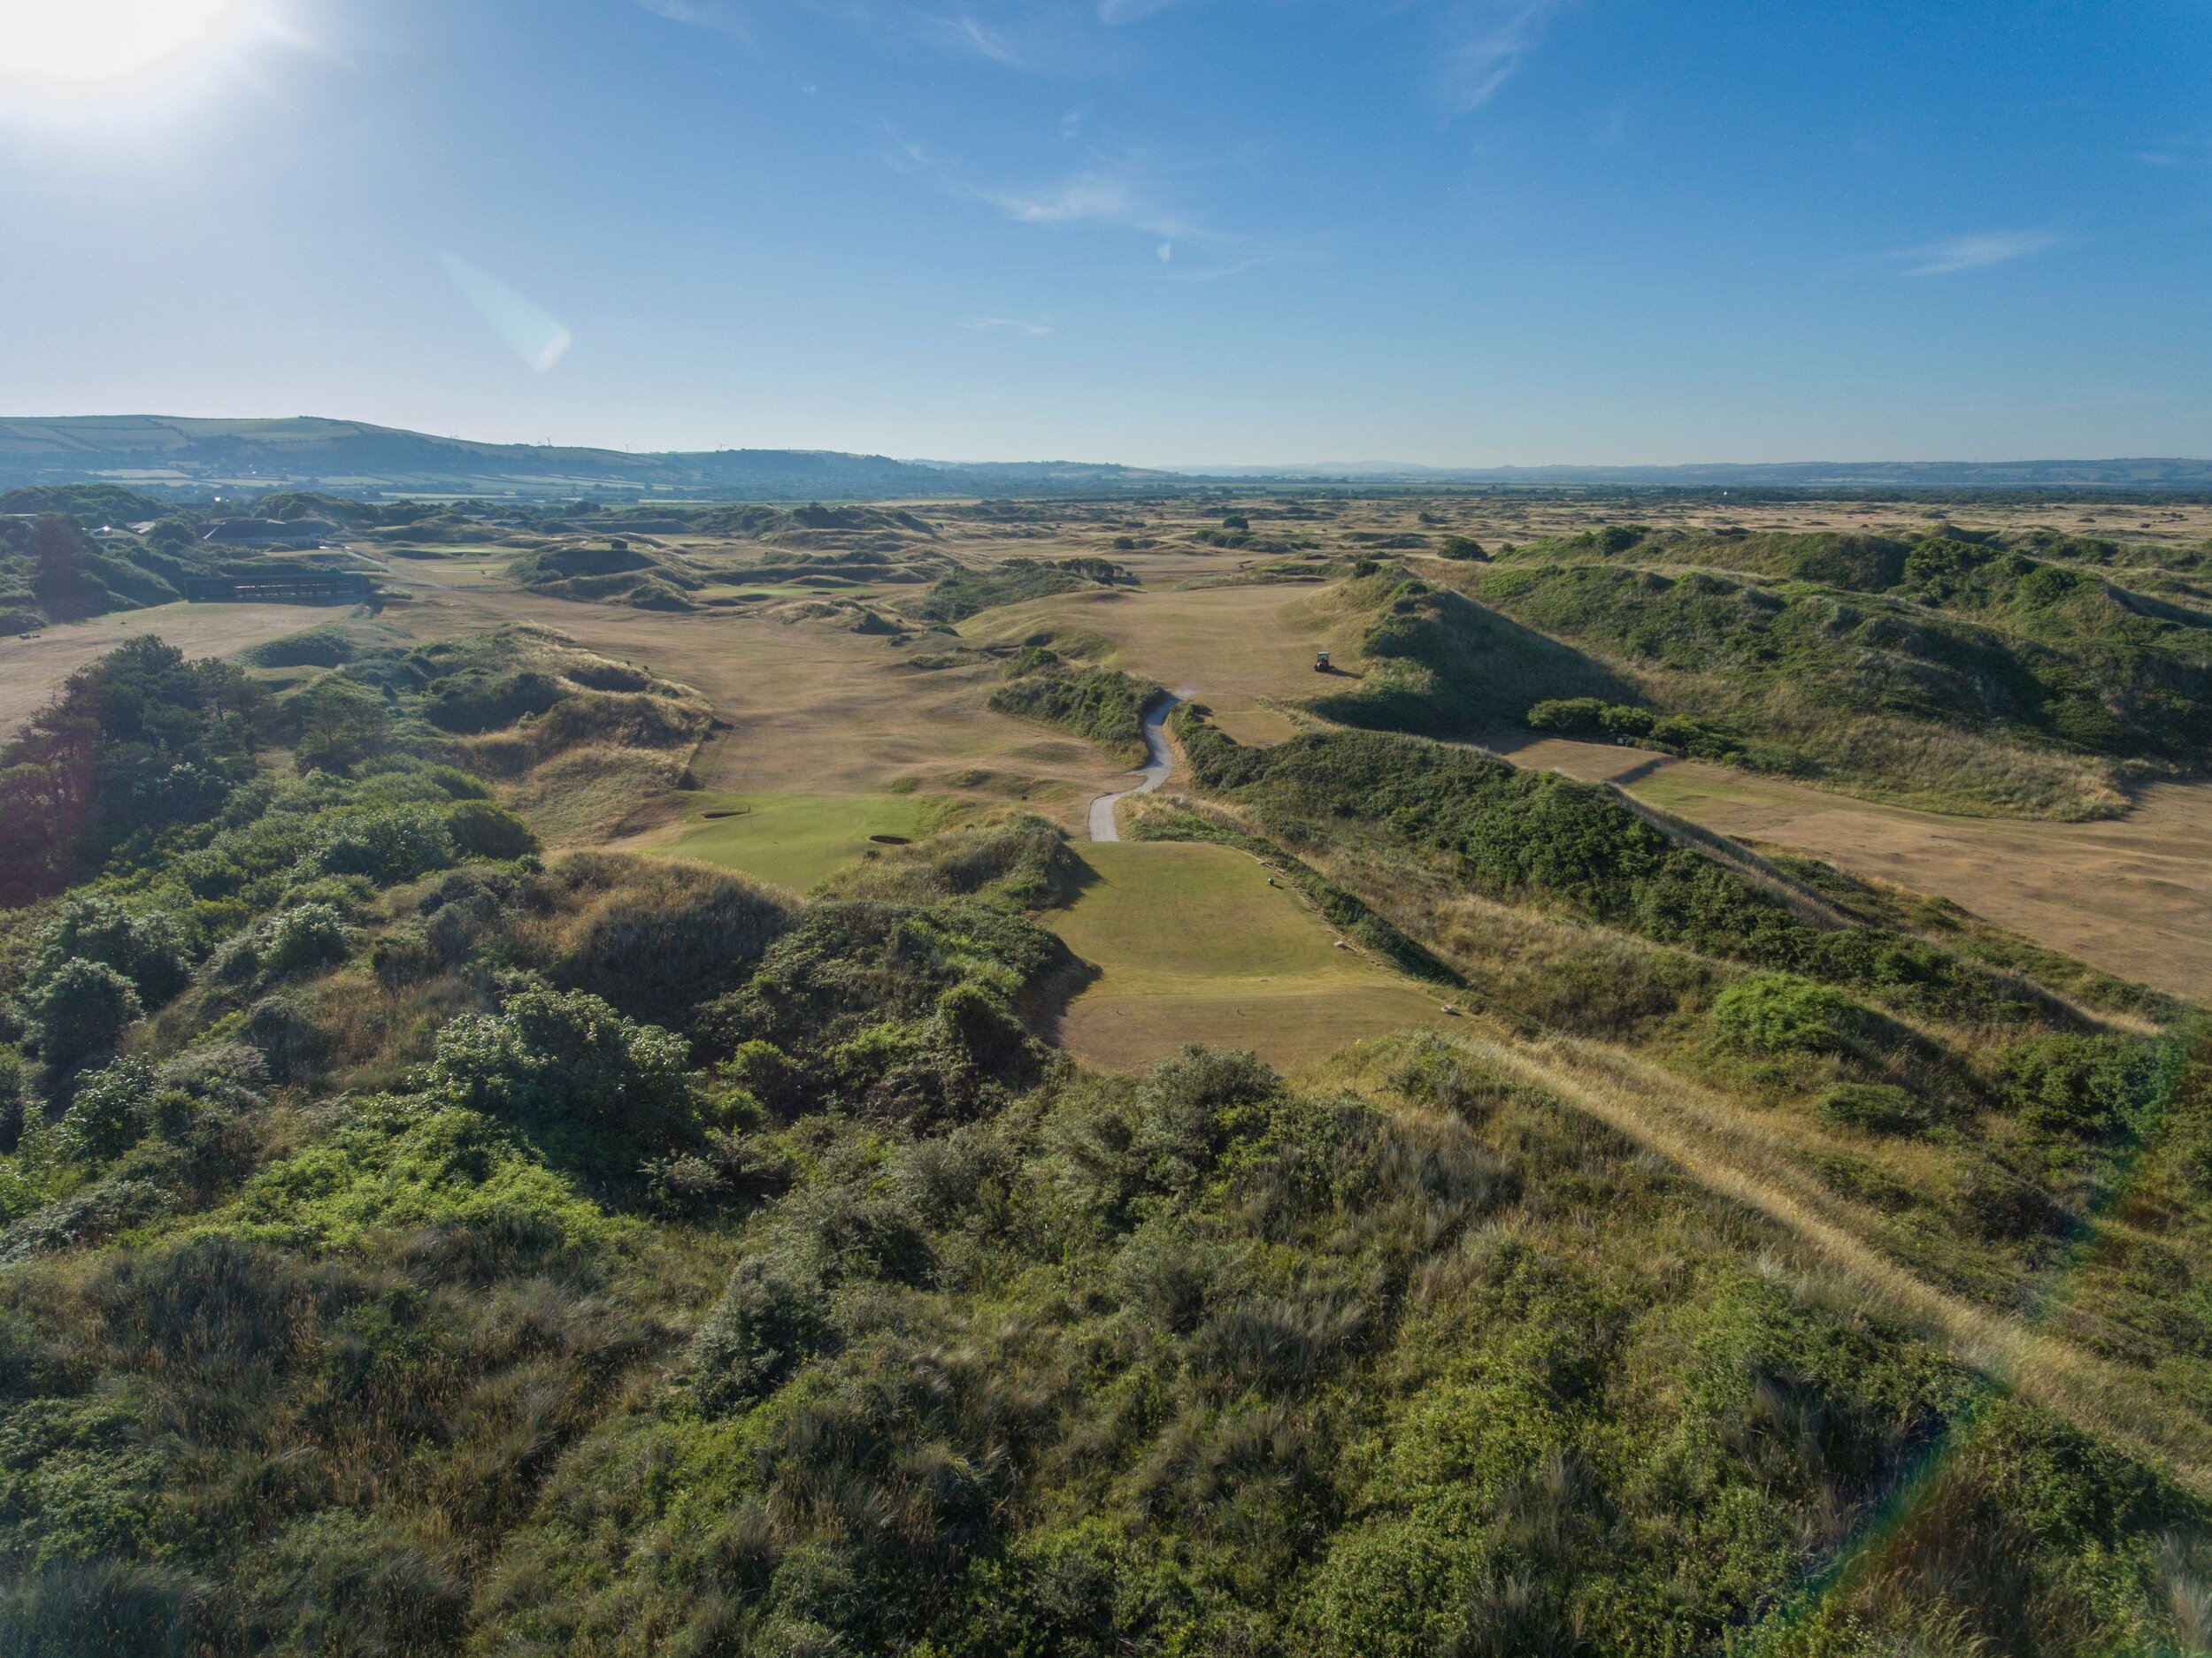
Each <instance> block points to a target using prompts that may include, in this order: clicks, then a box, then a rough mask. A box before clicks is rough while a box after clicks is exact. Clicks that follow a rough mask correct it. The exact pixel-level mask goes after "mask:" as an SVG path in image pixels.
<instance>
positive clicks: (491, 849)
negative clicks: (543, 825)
mask: <svg viewBox="0 0 2212 1658" xmlns="http://www.w3.org/2000/svg"><path fill="white" fill-rule="evenodd" d="M445 829H446V833H447V834H449V835H450V836H451V837H452V839H453V847H454V850H455V851H457V852H458V853H459V854H460V855H461V856H463V857H465V858H494V859H498V860H501V861H505V860H508V859H511V858H518V857H522V856H525V855H526V854H528V853H532V852H535V851H536V850H537V849H538V846H539V841H538V837H537V835H536V833H535V832H534V831H533V830H532V829H531V827H530V825H528V824H526V823H525V822H524V821H523V820H522V819H521V818H519V817H516V816H515V814H514V813H512V812H511V811H509V810H507V809H506V808H505V807H503V806H495V805H494V804H493V803H492V802H489V801H486V800H463V801H456V802H454V803H453V804H452V805H451V806H450V807H449V808H448V809H447V810H446V814H445Z"/></svg>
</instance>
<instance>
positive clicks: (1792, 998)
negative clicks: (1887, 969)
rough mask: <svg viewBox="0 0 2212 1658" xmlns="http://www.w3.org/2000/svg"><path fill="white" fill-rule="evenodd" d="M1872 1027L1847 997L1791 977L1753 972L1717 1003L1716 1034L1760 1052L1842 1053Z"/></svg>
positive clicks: (1727, 989) (1863, 1012) (1863, 1010)
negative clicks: (1869, 1026) (1864, 1031)
mask: <svg viewBox="0 0 2212 1658" xmlns="http://www.w3.org/2000/svg"><path fill="white" fill-rule="evenodd" d="M1867 1023H1868V1020H1867V1013H1866V1009H1863V1008H1862V1007H1860V1006H1859V1005H1858V1004H1857V1003H1855V1002H1853V1001H1852V1000H1851V999H1850V998H1849V997H1848V996H1846V995H1843V994H1839V993H1838V992H1837V991H1834V990H1832V989H1830V988H1829V987H1828V986H1825V985H1817V984H1814V983H1812V982H1811V981H1810V980H1809V979H1799V978H1796V977H1794V976H1793V975H1792V974H1789V973H1753V974H1750V975H1749V976H1748V977H1747V978H1744V979H1739V980H1738V981H1737V982H1736V983H1734V984H1732V985H1731V986H1728V987H1727V988H1726V989H1725V990H1724V991H1722V992H1721V993H1720V994H1719V995H1718V996H1717V997H1715V998H1714V1000H1713V1029H1714V1032H1716V1033H1717V1035H1718V1036H1719V1037H1720V1038H1721V1040H1724V1041H1726V1042H1731V1043H1733V1044H1735V1045H1736V1046H1738V1047H1740V1048H1749V1049H1751V1050H1753V1051H1754V1052H1757V1053H1764V1054H1789V1053H1800V1054H1832V1053H1839V1052H1841V1051H1843V1050H1845V1049H1847V1048H1849V1047H1850V1046H1851V1044H1852V1042H1853V1041H1854V1040H1855V1039H1856V1038H1857V1037H1858V1036H1859V1035H1860V1034H1861V1033H1862V1032H1863V1030H1864V1029H1865V1027H1866V1025H1867Z"/></svg>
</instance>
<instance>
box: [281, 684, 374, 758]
mask: <svg viewBox="0 0 2212 1658" xmlns="http://www.w3.org/2000/svg"><path fill="white" fill-rule="evenodd" d="M284 711H285V713H286V715H287V716H288V718H290V720H291V723H292V728H293V731H294V733H296V734H295V736H294V738H293V742H292V764H293V765H294V766H295V767H296V769H297V770H299V771H303V772H306V771H335V772H337V773H338V774H339V775H341V776H345V775H347V774H349V773H350V772H351V771H353V770H354V768H355V767H357V766H358V765H360V764H362V762H364V761H365V760H373V759H374V758H375V757H376V756H378V755H380V754H382V753H383V752H384V751H385V750H386V749H387V748H389V747H390V746H391V732H392V716H391V710H389V709H388V708H386V707H385V705H384V699H383V698H382V697H380V696H379V695H377V694H376V693H375V692H373V691H372V690H370V689H369V688H368V687H366V686H362V685H356V684H354V683H353V682H352V681H351V680H349V679H337V678H335V677H329V678H325V679H319V680H317V681H316V682H315V683H314V684H313V685H311V686H309V687H307V689H305V690H304V691H302V692H300V693H299V694H298V695H296V696H294V697H292V698H291V699H290V700H289V701H288V702H286V703H285V705H284Z"/></svg>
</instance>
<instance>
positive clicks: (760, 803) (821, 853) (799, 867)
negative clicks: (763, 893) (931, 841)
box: [654, 794, 928, 892]
mask: <svg viewBox="0 0 2212 1658" xmlns="http://www.w3.org/2000/svg"><path fill="white" fill-rule="evenodd" d="M927 804H928V802H927V801H926V799H925V798H924V797H923V796H921V795H918V794H745V795H738V794H726V795H725V794H709V795H705V796H703V797H702V798H701V801H700V803H699V807H698V810H696V811H695V812H694V813H693V814H692V817H693V819H694V822H693V825H692V826H691V827H689V828H687V829H686V830H685V831H684V833H682V834H681V835H680V836H679V837H678V838H677V839H676V840H674V841H671V842H669V843H668V844H667V845H666V846H662V847H656V848H654V851H655V852H656V853H657V854H658V855H660V856H664V857H679V858H691V859H694V860H695V861H696V862H698V863H701V864H719V865H720V866H721V867H722V868H724V869H732V870H735V871H738V872H739V873H740V874H741V875H750V876H752V877H753V878H754V879H757V880H764V881H771V882H773V883H774V884H775V885H776V886H779V887H789V888H791V890H792V891H794V892H804V891H805V890H806V889H807V888H808V887H812V886H814V885H815V884H816V883H817V882H818V881H820V880H822V879H825V878H826V877H827V876H831V875H833V874H835V873H836V872H837V871H839V870H841V869H843V868H844V867H845V866H846V865H847V864H850V863H852V862H853V861H854V860H855V859H856V858H858V857H859V856H861V854H862V853H864V852H865V851H866V850H867V849H868V847H869V845H870V841H869V837H870V836H872V835H900V836H904V837H906V838H908V839H912V838H913V837H914V836H915V834H916V833H918V829H919V825H920V824H921V819H922V813H923V811H924V810H925V809H926V806H927ZM719 813H727V814H729V815H728V816H726V817H725V816H712V815H710V814H719Z"/></svg>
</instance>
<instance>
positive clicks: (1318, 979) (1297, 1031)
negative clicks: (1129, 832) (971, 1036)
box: [1048, 841, 1448, 1071]
mask: <svg viewBox="0 0 2212 1658" xmlns="http://www.w3.org/2000/svg"><path fill="white" fill-rule="evenodd" d="M1080 853H1081V856H1082V858H1083V861H1084V862H1085V863H1086V864H1088V865H1089V866H1090V868H1091V870H1092V871H1093V873H1094V875H1095V876H1096V877H1097V879H1095V880H1094V881H1093V882H1092V883H1091V884H1090V885H1089V886H1087V887H1086V888H1085V889H1084V891H1083V894H1082V896H1081V897H1080V898H1079V899H1078V900H1077V901H1076V902H1075V904H1074V906H1073V907H1072V908H1071V909H1070V910H1066V911H1064V912H1062V913H1060V914H1057V915H1055V916H1053V917H1049V918H1048V925H1050V926H1051V927H1052V928H1053V930H1054V931H1055V932H1056V933H1059V935H1060V936H1061V938H1062V939H1064V940H1066V942H1067V945H1068V947H1069V948H1071V949H1072V950H1073V951H1074V952H1075V953H1076V954H1077V955H1078V956H1081V957H1082V958H1083V959H1084V960H1085V961H1087V962H1089V963H1092V964H1093V965H1094V966H1095V967H1096V968H1097V969H1098V970H1099V976H1098V978H1097V979H1095V980H1094V981H1093V982H1092V983H1091V984H1090V985H1089V986H1087V987H1086V988H1085V989H1084V990H1082V991H1081V992H1080V993H1079V994H1078V995H1077V996H1076V997H1075V998H1074V999H1073V1000H1072V1001H1071V1002H1070V1003H1069V1004H1068V1007H1067V1009H1066V1010H1065V1012H1064V1014H1063V1015H1062V1017H1061V1019H1060V1022H1059V1030H1058V1032H1057V1034H1058V1038H1059V1040H1060V1043H1061V1046H1063V1047H1064V1048H1066V1049H1067V1050H1068V1051H1069V1052H1070V1053H1071V1054H1073V1055H1076V1056H1077V1057H1078V1058H1079V1059H1082V1060H1084V1061H1086V1062H1087V1063H1091V1064H1094V1065H1097V1066H1100V1067H1102V1068H1103V1069H1106V1070H1111V1071H1129V1070H1134V1069H1136V1068H1138V1067H1139V1066H1141V1065H1145V1064H1148V1063H1152V1062H1153V1061H1155V1060H1157V1059H1160V1058H1162V1057H1164V1056H1165V1055H1169V1054H1172V1053H1174V1052H1175V1051H1176V1050H1177V1049H1178V1048H1180V1047H1182V1046H1183V1044H1184V1043H1186V1042H1199V1041H1202V1042H1207V1043H1210V1044H1211V1045H1213V1046H1216V1047H1221V1048H1251V1049H1253V1050H1254V1051H1255V1052H1256V1053H1257V1054H1259V1055H1260V1056H1261V1057H1262V1058H1263V1059H1265V1060H1266V1061H1268V1062H1269V1063H1271V1064H1275V1065H1285V1066H1288V1065H1298V1064H1303V1063H1310V1062H1311V1061H1313V1060H1316V1059H1319V1058H1321V1057H1323V1056H1324V1055H1327V1054H1329V1053H1332V1052H1333V1051H1334V1050H1335V1049H1337V1048H1341V1047H1343V1046H1344V1045H1345V1044H1346V1043H1348V1042H1352V1041H1356V1040H1359V1039H1361V1038H1363V1037H1371V1036H1379V1035H1381V1034H1382V1033H1383V1032H1387V1031H1396V1030H1404V1029H1407V1028H1409V1027H1412V1026H1417V1025H1437V1024H1440V1023H1443V1022H1446V1020H1447V1018H1448V1016H1446V1015H1445V1014H1444V1013H1443V1012H1442V1011H1441V1009H1440V1005H1439V1003H1438V1001H1437V998H1436V997H1435V996H1434V995H1433V994H1431V993H1428V992H1425V991H1424V990H1423V989H1421V988H1420V987H1419V986H1416V985H1414V984H1412V983H1411V982H1410V981H1409V980H1407V979H1402V978H1400V977H1398V976H1397V975H1396V974H1394V973H1391V972H1388V971H1385V970H1384V969H1382V968H1380V967H1379V966H1377V965H1375V964H1374V963H1371V962H1370V961H1369V960H1368V959H1367V958H1366V957H1365V956H1362V955H1360V954H1359V953H1358V952H1357V951H1356V950H1355V949H1353V948H1350V947H1349V946H1348V945H1343V946H1340V945H1339V943H1338V942H1337V940H1336V936H1335V934H1334V933H1333V932H1332V930H1331V929H1330V927H1329V926H1328V924H1327V923H1326V922H1325V921H1324V920H1322V919H1321V918H1320V917H1317V916H1316V915H1314V914H1312V913H1311V912H1310V910H1307V909H1306V908H1305V907H1304V906H1303V905H1302V903H1301V902H1299V900H1298V899H1297V898H1296V897H1295V896H1294V894H1292V893H1291V892H1290V891H1289V890H1288V889H1287V888H1286V887H1281V886H1277V885H1273V884H1271V880H1270V878H1269V876H1268V873H1267V871H1266V870H1265V869H1264V868H1263V867H1262V866H1261V865H1260V864H1258V863H1257V862H1256V861H1255V860H1254V859H1252V858H1250V857H1248V856H1245V855H1244V854H1243V853H1241V852H1235V851H1232V850H1230V849H1229V848H1225V847H1216V846H1202V845H1190V844H1184V843H1177V842H1164V841H1119V842H1110V843H1102V844H1094V845H1090V846H1086V847H1083V848H1080Z"/></svg>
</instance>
